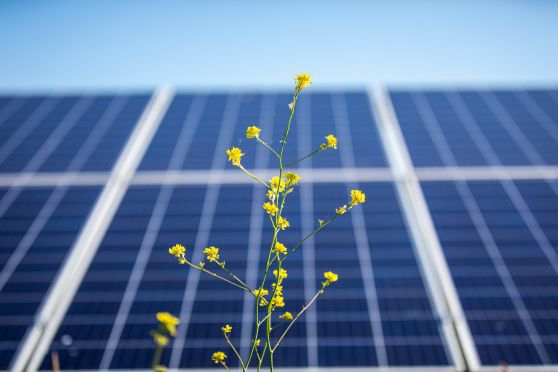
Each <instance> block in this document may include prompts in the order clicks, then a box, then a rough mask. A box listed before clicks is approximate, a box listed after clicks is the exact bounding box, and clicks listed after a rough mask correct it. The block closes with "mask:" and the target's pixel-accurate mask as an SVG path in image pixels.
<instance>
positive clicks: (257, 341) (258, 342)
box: [254, 338, 260, 346]
mask: <svg viewBox="0 0 558 372" xmlns="http://www.w3.org/2000/svg"><path fill="white" fill-rule="evenodd" d="M254 345H256V346H260V339H259V338H258V339H256V340H254Z"/></svg>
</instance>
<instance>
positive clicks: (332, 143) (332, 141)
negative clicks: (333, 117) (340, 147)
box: [322, 134, 337, 150]
mask: <svg viewBox="0 0 558 372" xmlns="http://www.w3.org/2000/svg"><path fill="white" fill-rule="evenodd" d="M325 139H326V141H327V142H326V143H324V144H322V148H324V149H325V148H327V147H332V148H334V149H336V150H337V138H335V136H334V135H333V134H330V135H327V136H326V137H325Z"/></svg>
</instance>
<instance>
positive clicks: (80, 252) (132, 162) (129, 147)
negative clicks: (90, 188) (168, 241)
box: [11, 89, 173, 371]
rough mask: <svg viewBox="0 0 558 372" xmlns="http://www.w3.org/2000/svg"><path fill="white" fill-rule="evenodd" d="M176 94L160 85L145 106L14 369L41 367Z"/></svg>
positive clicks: (22, 348)
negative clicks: (161, 87) (160, 87)
mask: <svg viewBox="0 0 558 372" xmlns="http://www.w3.org/2000/svg"><path fill="white" fill-rule="evenodd" d="M172 97H173V93H172V91H170V90H169V89H160V90H158V91H156V92H155V93H154V95H153V97H152V98H151V101H150V102H149V104H148V105H147V107H146V108H145V110H144V112H143V114H142V117H141V118H140V120H139V121H138V124H137V125H136V127H135V128H134V131H133V132H132V134H131V136H130V138H129V139H128V141H127V143H126V146H125V147H124V150H123V151H122V153H121V155H120V157H119V158H118V161H117V162H116V165H115V166H114V168H113V170H112V172H111V173H110V177H109V178H108V179H107V181H106V185H105V187H104V189H103V191H102V193H101V195H100V197H99V199H98V200H97V202H96V204H95V207H94V209H93V210H92V212H91V214H90V215H89V217H88V220H87V223H86V224H85V226H84V228H83V230H82V231H81V233H80V235H79V237H78V238H77V240H76V243H75V244H74V246H73V248H72V251H71V253H70V255H69V257H68V259H67V261H66V263H65V264H64V267H63V269H62V271H61V272H60V274H59V276H58V277H57V279H56V282H55V283H54V285H53V287H52V288H51V290H50V293H49V295H48V299H47V300H46V302H45V303H44V304H43V305H42V307H41V309H40V312H39V314H38V316H37V317H36V319H35V323H34V324H33V326H32V327H31V329H30V330H29V331H28V333H27V335H26V337H25V339H24V341H23V343H22V347H21V348H20V350H19V352H18V354H17V356H16V359H15V362H14V364H13V366H12V368H11V370H12V371H28V370H31V371H34V370H37V369H38V366H39V364H40V363H41V361H42V358H43V355H44V354H45V353H46V350H47V347H48V345H49V344H50V342H51V340H52V338H53V337H54V334H55V333H56V330H57V329H58V326H59V323H60V321H61V320H62V318H63V317H64V314H65V313H66V310H67V308H68V306H69V305H70V303H71V301H72V299H73V295H74V293H75V292H76V290H77V288H78V287H79V284H80V283H81V280H82V278H83V275H85V272H86V270H87V268H88V267H89V264H90V262H91V260H92V258H93V257H94V255H95V252H96V250H97V248H98V246H99V243H100V241H101V239H102V238H103V236H104V234H105V232H106V229H107V228H108V226H109V225H110V222H111V220H112V217H113V215H114V213H115V212H116V210H117V208H118V206H119V204H120V202H121V200H122V198H123V196H124V194H125V193H126V190H127V189H128V185H129V183H130V181H131V179H132V177H133V175H134V172H135V170H136V168H137V167H138V165H139V162H140V160H141V159H142V157H143V154H144V153H145V151H146V149H147V147H148V146H149V143H150V142H151V138H152V137H153V135H154V134H155V132H156V130H157V128H158V126H159V124H160V122H161V119H162V117H163V115H164V113H165V112H166V109H167V107H168V105H169V104H170V102H171V100H172ZM30 179H33V177H31V178H30ZM30 179H28V181H29V180H30Z"/></svg>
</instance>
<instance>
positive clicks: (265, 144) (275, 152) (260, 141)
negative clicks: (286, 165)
mask: <svg viewBox="0 0 558 372" xmlns="http://www.w3.org/2000/svg"><path fill="white" fill-rule="evenodd" d="M256 140H257V141H258V142H259V143H261V144H262V145H264V146H265V147H267V148H268V149H269V151H271V152H272V153H274V154H275V156H277V159H280V158H281V157H280V156H279V154H278V153H277V151H275V150H273V149H272V148H271V147H270V146H269V145H268V144H267V143H265V142H264V141H262V140H261V139H260V137H256Z"/></svg>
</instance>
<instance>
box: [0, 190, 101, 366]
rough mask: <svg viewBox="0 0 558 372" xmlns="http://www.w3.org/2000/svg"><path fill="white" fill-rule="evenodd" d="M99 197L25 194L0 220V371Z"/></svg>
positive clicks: (89, 194)
mask: <svg viewBox="0 0 558 372" xmlns="http://www.w3.org/2000/svg"><path fill="white" fill-rule="evenodd" d="M4 191H5V190H2V194H3V193H4ZM98 193H99V188H98V187H72V188H46V187H45V188H27V189H24V190H23V191H22V192H21V193H20V194H19V196H18V197H17V198H16V199H15V201H14V202H13V203H11V204H10V205H9V206H7V207H8V208H7V209H6V211H5V213H3V215H2V216H0V369H8V366H9V364H10V362H11V361H12V358H13V356H14V353H15V352H16V350H17V348H18V346H19V343H20V341H21V340H22V338H23V337H24V335H25V333H26V331H27V329H28V328H29V326H30V325H32V322H33V319H34V317H35V315H36V313H37V309H38V307H39V305H40V304H41V302H42V301H43V299H44V297H45V294H46V293H47V291H48V289H49V287H50V286H51V284H52V281H53V279H54V278H55V276H56V274H57V273H58V272H59V271H60V269H61V265H62V263H63V262H64V259H65V258H66V256H67V254H68V251H69V249H70V247H71V246H72V244H73V242H74V241H75V239H76V237H77V235H78V233H79V231H80V229H81V227H82V225H83V223H84V221H85V219H86V217H87V215H88V212H89V210H90V209H91V207H92V205H93V203H94V201H95V199H96V198H97V195H98Z"/></svg>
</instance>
